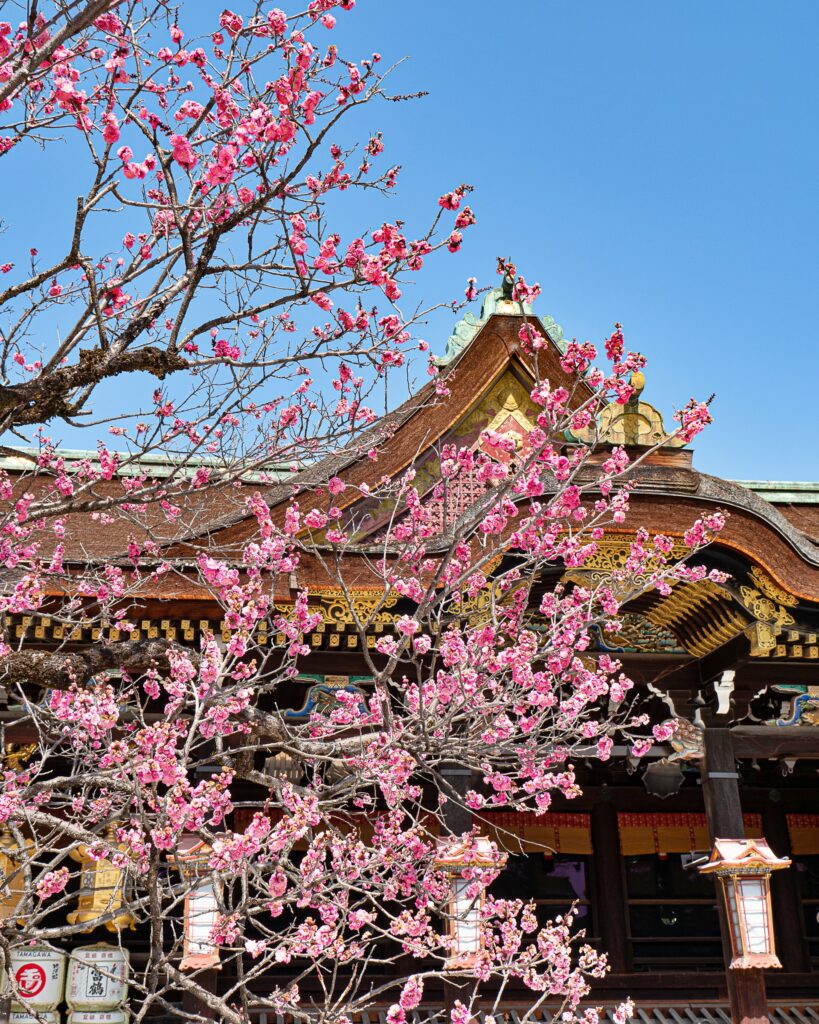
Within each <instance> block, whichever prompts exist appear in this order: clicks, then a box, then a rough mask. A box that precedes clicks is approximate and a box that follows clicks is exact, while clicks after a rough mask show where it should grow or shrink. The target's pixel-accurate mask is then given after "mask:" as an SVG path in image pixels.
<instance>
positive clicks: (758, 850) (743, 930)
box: [699, 839, 791, 970]
mask: <svg viewBox="0 0 819 1024" xmlns="http://www.w3.org/2000/svg"><path fill="white" fill-rule="evenodd" d="M790 863H791V862H790V860H789V858H787V857H777V856H776V855H775V854H774V853H773V851H772V850H771V848H770V846H768V844H767V843H766V842H765V840H764V839H715V840H714V849H713V850H712V852H711V856H710V858H709V859H708V861H707V863H705V864H703V865H702V866H701V867H700V869H699V870H700V871H701V872H702V873H703V874H710V875H716V876H717V878H718V879H719V880H720V883H721V884H722V892H723V896H724V898H725V909H726V912H727V915H728V926H729V930H730V933H731V949H732V951H733V954H734V959H733V960H732V961H731V970H743V969H748V968H751V967H756V968H759V967H781V966H782V964H780V962H779V960H778V958H777V956H776V950H775V948H774V933H773V918H772V915H771V872H772V871H779V870H780V869H782V868H787V867H790Z"/></svg>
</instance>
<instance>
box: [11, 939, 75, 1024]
mask: <svg viewBox="0 0 819 1024" xmlns="http://www.w3.org/2000/svg"><path fill="white" fill-rule="evenodd" d="M9 958H10V960H11V979H12V983H13V986H14V993H13V999H14V1002H13V1005H12V1009H13V1010H15V1011H17V1012H19V1013H36V1014H39V1013H44V1012H48V1011H51V1010H55V1009H56V1008H57V1004H58V1003H60V1002H61V1001H62V998H63V991H64V989H65V962H66V955H65V953H63V952H62V950H59V949H52V948H51V947H50V946H46V945H34V946H16V947H15V948H14V949H12V950H11V952H10V954H9ZM4 974H5V972H3V975H4ZM0 977H2V975H0ZM2 981H3V984H5V978H4V977H2Z"/></svg>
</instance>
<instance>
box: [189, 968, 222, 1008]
mask: <svg viewBox="0 0 819 1024" xmlns="http://www.w3.org/2000/svg"><path fill="white" fill-rule="evenodd" d="M194 977H195V981H196V984H197V985H200V986H201V987H202V988H203V989H205V991H206V992H216V986H217V983H218V978H219V972H218V971H213V970H208V971H199V972H198V973H197V974H196V975H195V976H194ZM182 1010H183V1011H184V1013H185V1016H186V1017H187V1018H188V1019H191V1018H196V1019H198V1020H215V1019H216V1011H215V1010H214V1009H213V1007H211V1006H208V1004H207V1003H205V1002H203V1001H202V1000H201V999H198V998H197V996H196V993H195V992H191V991H190V989H187V988H186V989H183V990H182Z"/></svg>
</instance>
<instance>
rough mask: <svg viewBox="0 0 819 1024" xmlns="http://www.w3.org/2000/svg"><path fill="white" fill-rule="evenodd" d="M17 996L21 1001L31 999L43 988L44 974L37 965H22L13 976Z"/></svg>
mask: <svg viewBox="0 0 819 1024" xmlns="http://www.w3.org/2000/svg"><path fill="white" fill-rule="evenodd" d="M14 980H15V981H16V982H17V989H18V994H19V995H20V997H21V998H22V999H31V998H32V997H33V996H37V995H39V994H40V993H41V992H42V991H43V989H44V988H45V983H46V972H45V971H44V970H43V969H42V967H41V966H40V965H39V964H23V966H22V967H18V969H17V973H16V974H15V975H14Z"/></svg>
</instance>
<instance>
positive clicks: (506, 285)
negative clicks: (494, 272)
mask: <svg viewBox="0 0 819 1024" xmlns="http://www.w3.org/2000/svg"><path fill="white" fill-rule="evenodd" d="M498 273H499V274H503V280H502V282H501V298H502V299H504V300H505V301H507V302H512V300H513V299H514V291H515V275H516V274H517V268H516V267H515V264H514V263H513V262H512V260H511V259H510V258H509V257H507V258H506V259H504V258H503V256H498Z"/></svg>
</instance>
